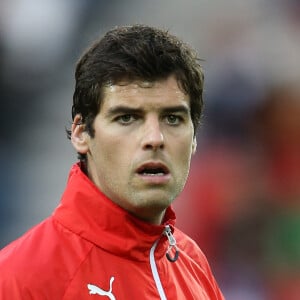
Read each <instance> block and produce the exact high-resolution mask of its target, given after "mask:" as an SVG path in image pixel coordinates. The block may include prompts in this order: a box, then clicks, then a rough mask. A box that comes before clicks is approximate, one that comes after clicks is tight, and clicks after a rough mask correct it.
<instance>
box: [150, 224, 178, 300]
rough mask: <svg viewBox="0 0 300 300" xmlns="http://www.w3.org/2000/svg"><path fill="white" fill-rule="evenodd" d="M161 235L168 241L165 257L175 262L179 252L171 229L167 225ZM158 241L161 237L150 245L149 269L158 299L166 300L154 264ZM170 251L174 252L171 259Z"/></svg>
mask: <svg viewBox="0 0 300 300" xmlns="http://www.w3.org/2000/svg"><path fill="white" fill-rule="evenodd" d="M163 235H165V236H166V237H167V239H168V241H169V247H168V250H167V252H166V257H167V259H168V260H169V261H170V262H175V261H176V260H177V259H178V256H179V250H178V248H177V246H176V240H175V238H174V236H173V234H172V231H171V227H170V226H169V225H166V226H165V229H164V231H163ZM160 239H161V237H160V238H159V239H158V240H156V241H155V243H154V244H153V245H152V247H151V249H150V267H151V271H152V275H153V278H154V282H155V285H156V288H157V291H158V294H159V296H160V299H161V300H167V297H166V294H165V291H164V289H163V287H162V284H161V280H160V277H159V274H158V270H157V266H156V263H155V256H154V253H155V249H156V247H157V245H158V243H159V241H160ZM172 250H175V255H174V256H173V257H171V255H170V252H171V251H172Z"/></svg>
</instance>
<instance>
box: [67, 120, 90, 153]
mask: <svg viewBox="0 0 300 300" xmlns="http://www.w3.org/2000/svg"><path fill="white" fill-rule="evenodd" d="M89 137H90V136H89V134H88V133H87V132H86V131H85V125H84V124H82V118H81V115H80V114H77V115H76V116H75V117H74V120H73V123H72V127H71V142H72V144H73V146H74V148H75V150H76V152H78V153H81V154H86V153H87V152H88V150H89V145H88V141H89Z"/></svg>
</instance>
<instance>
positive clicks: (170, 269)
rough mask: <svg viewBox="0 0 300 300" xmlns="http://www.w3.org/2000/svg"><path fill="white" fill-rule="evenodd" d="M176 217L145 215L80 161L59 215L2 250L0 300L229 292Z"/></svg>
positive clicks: (191, 295)
mask: <svg viewBox="0 0 300 300" xmlns="http://www.w3.org/2000/svg"><path fill="white" fill-rule="evenodd" d="M174 222H175V215H174V213H173V211H172V209H171V208H168V209H167V212H166V217H165V221H164V224H163V225H160V226H154V225H151V224H148V223H144V222H142V221H140V220H139V219H137V218H135V217H133V216H132V215H130V214H128V213H127V212H126V211H124V210H123V209H122V208H120V207H119V206H117V205H115V204H114V203H113V202H112V201H111V200H109V199H108V198H106V196H105V195H103V194H102V193H101V192H100V191H99V189H98V188H97V187H96V186H95V185H94V184H93V183H92V182H91V181H90V180H89V179H88V177H87V176H86V175H85V174H84V173H83V172H82V171H81V170H80V168H79V166H78V165H74V166H73V168H72V170H71V172H70V176H69V180H68V184H67V188H66V190H65V192H64V194H63V196H62V200H61V204H60V205H59V206H58V207H57V209H56V210H55V211H54V213H53V215H52V216H50V217H49V218H48V219H46V220H45V221H43V222H42V223H40V224H39V225H37V226H35V227H34V228H33V229H31V230H30V231H29V232H27V233H26V234H25V235H24V236H22V237H21V238H19V239H18V240H16V241H14V242H13V243H11V244H10V245H8V246H7V247H6V248H4V249H3V250H2V251H1V252H0V299H1V300H19V299H22V300H29V299H30V300H46V299H49V300H50V299H51V300H60V299H61V300H71V299H72V300H75V299H80V300H84V299H89V300H92V299H99V300H100V299H110V300H115V299H117V300H122V299H126V300H128V299H134V300H135V299H136V300H138V299H151V300H154V299H172V300H176V299H178V300H183V299H214V300H217V299H223V296H222V295H221V292H220V290H219V288H218V286H217V284H216V282H215V279H214V277H213V275H212V273H211V270H210V268H209V265H208V263H207V261H206V258H205V257H204V255H203V254H202V252H201V251H200V249H199V248H198V247H197V245H196V244H195V243H194V242H193V241H192V240H191V239H190V238H188V237H187V236H186V235H185V234H184V233H182V232H181V231H180V230H178V229H177V228H174ZM167 225H168V226H167ZM166 228H169V229H170V232H169V234H168V236H169V239H168V238H167V235H166V233H165V231H166ZM172 232H173V234H172ZM174 237H175V239H176V242H177V243H176V245H174V243H175V242H174V240H173V238H174ZM170 243H171V245H170ZM169 248H170V253H169V254H170V256H171V258H174V259H175V254H176V249H177V250H178V253H179V256H178V259H177V260H176V261H175V262H170V261H169V260H168V259H167V258H166V253H167V250H168V249H169Z"/></svg>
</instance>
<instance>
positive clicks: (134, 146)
mask: <svg viewBox="0 0 300 300" xmlns="http://www.w3.org/2000/svg"><path fill="white" fill-rule="evenodd" d="M189 103H190V101H189V96H188V95H186V94H185V93H184V92H183V91H182V90H181V89H180V87H179V86H178V83H177V81H176V79H175V77H174V76H170V77H169V78H167V79H165V80H160V81H156V82H154V83H147V82H132V83H120V84H118V85H111V86H108V87H105V88H104V99H103V102H102V105H101V108H100V111H99V113H98V115H97V116H96V118H95V120H94V123H93V125H94V129H95V136H94V137H91V136H90V135H89V134H88V133H87V132H86V131H85V128H84V125H76V123H79V121H80V115H77V116H76V117H75V119H74V124H73V126H72V137H71V140H72V143H73V145H74V147H75V149H76V151H77V152H79V153H85V154H87V161H88V163H87V169H88V176H89V178H90V179H91V180H92V181H93V182H94V183H95V185H96V186H97V187H98V188H99V189H100V190H101V191H102V192H103V193H104V194H106V196H108V197H109V198H110V199H111V200H112V201H113V202H115V203H116V204H117V205H119V206H121V207H122V208H124V209H125V210H127V211H129V212H130V213H132V214H133V215H135V216H137V217H138V218H140V219H142V220H144V221H147V222H149V223H153V224H161V222H162V220H163V217H164V213H165V210H166V208H167V207H168V206H169V205H170V204H171V203H172V202H173V200H174V199H175V198H176V196H177V195H178V194H179V193H180V192H181V191H182V189H183V187H184V185H185V182H186V179H187V176H188V172H189V168H190V161H191V156H192V154H193V153H194V151H195V149H196V140H195V137H194V128H193V124H192V120H191V116H190V104H189ZM149 167H160V168H161V167H163V168H164V172H159V174H151V175H150V174H148V173H145V172H144V173H143V172H142V173H139V171H141V170H142V169H143V168H146V169H147V168H149ZM153 173H154V172H153Z"/></svg>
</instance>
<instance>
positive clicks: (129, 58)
mask: <svg viewBox="0 0 300 300" xmlns="http://www.w3.org/2000/svg"><path fill="white" fill-rule="evenodd" d="M170 75H175V78H176V80H177V81H178V83H179V86H180V87H181V88H182V89H183V91H184V92H185V93H186V94H188V95H189V97H190V109H191V119H192V122H193V127H194V132H196V129H197V127H198V125H199V123H200V119H201V114H202V109H203V95H202V94H203V81H204V75H203V71H202V67H201V65H200V59H199V58H198V56H197V53H196V51H195V50H194V49H192V48H191V47H190V46H189V45H188V44H186V43H184V42H183V41H181V40H180V39H179V38H177V37H176V36H174V35H171V34H170V33H169V32H168V31H167V30H162V29H158V28H154V27H151V26H147V25H132V26H121V27H116V28H114V29H112V30H110V31H108V32H107V33H106V34H105V35H104V36H103V37H102V38H101V39H100V40H98V41H96V42H95V43H94V44H93V45H92V46H91V47H90V48H88V49H87V50H86V51H85V53H83V55H82V57H81V58H80V59H79V61H78V63H77V66H76V71H75V81H76V83H75V91H74V95H73V106H72V119H73V120H74V117H75V115H77V114H80V115H81V124H84V125H85V130H86V131H87V132H88V133H89V135H90V136H91V137H94V128H93V122H94V119H95V117H96V115H97V114H98V113H99V111H100V109H101V103H102V100H103V88H104V87H105V86H107V85H108V84H117V83H119V82H121V81H124V80H126V82H127V81H128V82H132V81H138V80H143V81H149V82H154V81H157V80H162V79H166V78H167V77H169V76H170ZM67 134H68V137H69V138H70V137H71V132H70V131H69V130H67ZM79 158H80V159H84V158H85V155H80V154H79Z"/></svg>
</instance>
